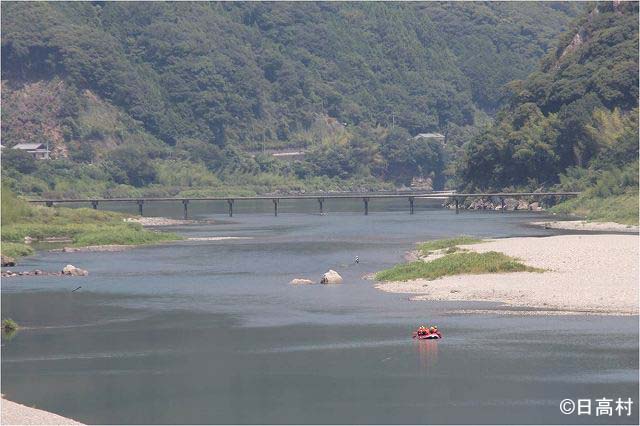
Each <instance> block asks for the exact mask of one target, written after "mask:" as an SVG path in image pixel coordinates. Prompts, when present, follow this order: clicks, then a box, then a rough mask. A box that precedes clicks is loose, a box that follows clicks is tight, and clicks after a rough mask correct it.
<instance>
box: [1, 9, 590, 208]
mask: <svg viewBox="0 0 640 426" xmlns="http://www.w3.org/2000/svg"><path fill="white" fill-rule="evenodd" d="M581 9H584V6H583V5H581V4H572V3H544V2H539V3H526V4H518V3H502V2H501V3H440V2H428V3H286V2H281V3H248V2H247V3H244V2H239V3H228V2H224V3H217V2H216V3H213V2H199V3H187V2H174V3H164V2H139V3H137V2H98V3H89V2H82V3H80V2H59V3H42V2H41V3H18V2H15V3H14V2H5V3H3V10H2V12H3V13H2V65H3V66H2V88H3V90H2V101H3V109H2V136H3V145H5V146H12V145H14V144H16V143H19V142H49V143H50V144H51V146H52V148H53V153H54V155H55V157H56V158H57V160H55V161H49V162H46V163H47V164H43V162H38V163H37V164H29V161H28V159H26V158H23V157H24V156H22V157H21V156H19V155H17V154H12V155H14V156H15V157H20V158H16V160H15V161H11V162H10V163H7V162H6V161H3V164H4V166H5V167H4V168H5V169H7V170H6V171H5V170H3V174H4V177H5V178H8V179H9V180H10V181H11V183H12V184H13V186H14V187H15V188H16V189H18V190H20V191H22V192H31V193H39V194H43V193H57V194H64V195H67V196H73V195H74V193H80V192H94V193H96V194H100V195H111V194H113V193H114V191H124V192H127V191H128V192H130V191H133V188H135V187H138V188H142V187H144V188H148V189H149V188H155V190H158V191H159V190H160V187H162V188H164V189H163V191H165V192H167V191H168V192H169V193H177V192H179V191H184V190H186V189H188V188H196V189H197V188H215V187H220V180H219V179H222V180H223V181H224V182H225V183H226V184H227V187H228V186H229V185H236V184H242V183H243V182H249V183H255V185H254V187H253V189H254V190H263V189H278V188H279V187H281V186H283V185H284V186H287V185H285V184H284V182H285V181H288V182H294V183H295V184H294V185H293V187H291V185H289V187H286V188H281V189H295V187H296V186H298V187H303V186H305V185H304V184H303V183H302V182H307V184H308V183H309V182H311V181H313V180H314V179H315V180H316V183H315V186H317V187H323V186H335V185H339V182H343V181H345V180H352V181H355V180H359V181H360V182H361V183H360V184H359V185H364V186H368V185H369V186H370V185H384V183H381V182H384V181H388V182H393V184H396V185H397V184H407V183H408V182H409V181H410V180H411V177H413V176H431V177H432V178H433V179H434V180H437V181H440V182H442V181H443V180H444V178H445V177H446V176H445V175H446V174H447V173H448V174H449V175H450V174H451V173H452V169H451V168H449V169H447V167H446V166H447V163H448V162H449V159H448V158H446V157H447V154H449V155H451V154H452V153H454V152H457V151H456V150H457V149H459V146H460V145H461V144H462V142H464V141H465V140H466V139H467V138H468V137H469V135H472V134H474V132H475V130H474V129H475V128H476V126H477V125H478V124H479V123H481V122H484V121H486V120H487V117H488V116H491V115H493V114H494V113H495V111H496V110H497V108H498V106H499V105H500V102H501V98H502V96H503V92H502V90H501V88H502V86H503V85H504V84H505V83H507V82H509V81H511V80H513V79H518V78H524V77H526V76H527V75H528V74H529V73H530V72H531V71H533V70H534V69H535V67H536V64H537V63H538V62H539V60H540V58H542V57H543V55H544V54H545V52H546V51H547V50H548V49H550V48H551V47H552V45H553V43H554V38H555V37H556V36H558V34H559V33H561V31H562V30H563V29H565V28H567V26H568V25H569V24H570V22H571V19H572V18H573V17H574V16H576V15H577V14H578V13H579V12H580V10H581ZM429 131H439V132H441V133H444V134H446V135H447V137H448V143H449V145H450V146H451V148H447V149H448V152H443V151H442V148H441V147H438V146H422V145H419V144H410V143H408V144H405V143H404V142H406V141H407V139H408V138H409V137H410V136H413V135H415V134H417V133H421V132H429ZM279 147H280V148H281V147H296V148H300V147H306V148H308V150H309V152H308V155H307V157H306V160H305V161H301V162H296V163H287V164H284V163H281V162H279V161H276V160H274V159H272V158H270V157H268V156H264V155H258V156H256V157H255V158H253V157H251V156H249V155H247V152H250V151H259V150H260V149H264V148H279ZM6 157H7V155H6V154H5V159H6ZM18 160H19V161H18ZM405 163H406V165H407V167H401V165H402V164H405ZM185 169H189V171H188V172H187V171H185ZM257 177H260V178H261V179H262V181H260V182H257V181H256V179H257ZM252 179H253V181H252ZM327 179H331V181H330V182H329V181H328V180H327ZM363 179H364V180H365V183H362V182H363ZM154 185H155V187H154ZM311 186H314V185H311ZM168 187H171V188H172V189H170V190H168V189H166V188H168Z"/></svg>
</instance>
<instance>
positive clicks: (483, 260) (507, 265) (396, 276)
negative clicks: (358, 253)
mask: <svg viewBox="0 0 640 426" xmlns="http://www.w3.org/2000/svg"><path fill="white" fill-rule="evenodd" d="M482 241H483V240H481V239H478V238H474V237H468V236H464V235H462V236H459V237H455V238H448V239H443V240H433V241H427V242H425V243H421V244H418V251H419V253H420V255H421V256H428V255H430V254H433V253H434V252H436V251H440V252H441V253H442V254H443V255H444V256H442V257H439V258H437V259H435V260H431V261H425V260H422V259H421V260H416V261H414V262H409V263H403V264H400V265H396V266H394V267H393V268H390V269H386V270H384V271H381V272H378V273H377V274H376V275H375V279H376V280H378V281H408V280H417V279H427V280H434V279H436V278H440V277H444V276H447V275H461V274H489V273H496V272H522V271H528V272H542V270H541V269H537V268H531V267H529V266H527V265H524V264H523V263H521V262H519V261H518V259H515V258H513V257H509V256H507V255H505V254H503V253H498V252H495V251H490V252H487V253H476V252H472V251H466V250H462V249H460V248H459V247H458V246H459V245H464V244H477V243H481V242H482Z"/></svg>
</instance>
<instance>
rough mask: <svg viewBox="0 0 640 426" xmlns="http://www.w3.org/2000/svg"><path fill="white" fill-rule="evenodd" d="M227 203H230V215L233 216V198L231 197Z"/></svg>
mask: <svg viewBox="0 0 640 426" xmlns="http://www.w3.org/2000/svg"><path fill="white" fill-rule="evenodd" d="M227 204H229V217H233V200H232V199H231V198H229V199H228V200H227Z"/></svg>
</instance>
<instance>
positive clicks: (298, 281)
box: [289, 278, 313, 285]
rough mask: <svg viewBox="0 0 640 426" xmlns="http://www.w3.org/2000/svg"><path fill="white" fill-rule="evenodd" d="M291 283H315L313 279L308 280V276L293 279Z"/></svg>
mask: <svg viewBox="0 0 640 426" xmlns="http://www.w3.org/2000/svg"><path fill="white" fill-rule="evenodd" d="M289 284H293V285H300V284H313V281H311V280H308V279H306V278H296V279H293V280H291V282H290V283H289Z"/></svg>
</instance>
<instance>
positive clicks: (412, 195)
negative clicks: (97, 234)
mask: <svg viewBox="0 0 640 426" xmlns="http://www.w3.org/2000/svg"><path fill="white" fill-rule="evenodd" d="M579 194H580V193H579V192H495V193H488V192H487V193H484V192H481V193H456V192H452V191H441V192H395V193H389V192H386V193H385V192H371V193H357V194H356V193H326V194H313V195H310V194H309V195H307V194H305V195H269V196H266V195H263V196H255V197H189V198H148V197H146V198H84V199H75V200H72V199H43V200H28V202H29V203H39V204H45V205H47V206H49V207H51V206H53V205H54V204H64V203H91V206H92V207H93V208H94V209H97V208H98V204H99V203H136V204H137V205H138V212H139V213H140V216H142V215H143V206H144V204H145V203H150V202H181V203H182V205H183V209H184V218H185V219H187V218H188V217H189V203H190V202H192V201H226V202H227V204H228V207H229V216H233V205H234V203H236V202H239V201H256V200H271V201H272V202H273V212H274V215H275V216H278V204H279V203H280V200H313V199H315V200H317V201H318V206H319V209H320V213H321V214H322V213H324V202H325V200H328V199H338V200H339V199H350V200H353V199H361V200H362V202H363V204H364V214H365V215H368V214H369V201H370V200H372V199H396V198H404V199H407V201H408V202H409V214H413V212H414V204H415V200H416V199H429V200H443V201H445V200H452V201H453V202H454V203H455V206H456V214H457V213H459V203H460V200H463V199H465V198H468V197H473V198H489V197H496V198H500V199H501V203H502V211H503V212H504V205H505V204H504V199H505V198H521V197H534V198H537V197H575V196H577V195H579Z"/></svg>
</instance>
